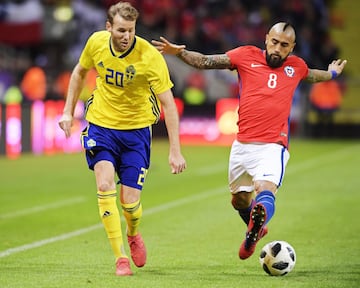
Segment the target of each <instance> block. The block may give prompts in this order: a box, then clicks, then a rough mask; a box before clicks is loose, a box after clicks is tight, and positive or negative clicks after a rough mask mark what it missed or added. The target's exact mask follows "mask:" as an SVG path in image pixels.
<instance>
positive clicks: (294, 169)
mask: <svg viewBox="0 0 360 288" xmlns="http://www.w3.org/2000/svg"><path fill="white" fill-rule="evenodd" d="M358 147H359V145H354V146H352V147H346V148H344V149H339V150H337V151H334V152H332V153H330V155H329V154H326V155H320V156H318V157H316V158H312V159H310V160H307V161H304V162H301V163H299V164H296V165H293V166H291V169H290V167H289V169H287V172H286V175H291V174H294V173H298V172H299V171H301V170H307V169H309V168H314V167H315V166H317V165H324V164H323V161H325V162H329V161H334V160H336V159H338V158H340V159H342V158H343V157H344V156H347V155H349V154H351V153H352V148H353V149H358ZM219 168H220V167H219ZM212 172H213V171H212ZM286 175H285V177H286ZM227 189H228V188H227V186H223V187H218V188H216V189H213V190H210V191H206V192H203V193H201V194H196V195H193V196H191V197H186V198H182V199H178V200H176V201H172V202H169V203H166V204H163V205H160V206H156V207H153V208H149V209H147V210H145V211H144V215H151V214H155V213H158V212H161V211H164V210H167V209H169V208H173V207H177V206H180V205H183V204H187V203H189V202H193V201H198V200H202V199H205V198H208V197H211V196H214V195H217V194H220V193H224V192H226V191H227ZM101 227H102V224H101V223H99V224H96V225H92V226H90V227H87V228H83V229H79V230H76V231H73V232H70V233H65V234H61V235H59V236H56V237H52V238H48V239H44V240H40V241H36V242H33V243H29V244H25V245H22V246H18V247H14V248H10V249H7V250H4V251H2V252H0V258H4V257H7V256H10V255H12V254H15V253H19V252H23V251H26V250H30V249H34V248H37V247H41V246H44V245H47V244H50V243H54V242H57V241H61V240H66V239H69V238H72V237H75V236H79V235H82V234H85V233H88V232H91V231H93V230H95V229H99V228H101Z"/></svg>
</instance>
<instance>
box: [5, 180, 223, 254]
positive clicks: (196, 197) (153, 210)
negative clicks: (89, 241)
mask: <svg viewBox="0 0 360 288" xmlns="http://www.w3.org/2000/svg"><path fill="white" fill-rule="evenodd" d="M226 189H227V187H226V186H224V187H219V188H216V189H213V190H210V191H206V192H203V193H201V194H196V195H193V196H191V197H186V198H182V199H179V200H176V201H172V202H169V203H166V204H163V205H159V206H156V207H153V208H149V209H147V210H145V211H144V213H143V214H144V215H151V214H156V213H158V212H161V211H164V210H168V209H169V208H174V207H177V206H181V205H184V204H187V203H191V202H194V201H199V200H202V199H205V198H209V197H211V196H215V195H218V194H220V193H224V191H226ZM99 228H102V224H101V223H99V224H95V225H92V226H89V227H86V228H83V229H79V230H75V231H72V232H69V233H65V234H61V235H58V236H55V237H52V238H47V239H43V240H40V241H36V242H32V243H29V244H25V245H22V246H18V247H14V248H9V249H7V250H4V251H1V252H0V258H4V257H7V256H10V255H12V254H15V253H19V252H22V251H26V250H30V249H34V248H37V247H41V246H44V245H47V244H50V243H54V242H58V241H61V240H66V239H69V238H72V237H76V236H79V235H82V234H85V233H88V232H91V231H93V230H96V229H99Z"/></svg>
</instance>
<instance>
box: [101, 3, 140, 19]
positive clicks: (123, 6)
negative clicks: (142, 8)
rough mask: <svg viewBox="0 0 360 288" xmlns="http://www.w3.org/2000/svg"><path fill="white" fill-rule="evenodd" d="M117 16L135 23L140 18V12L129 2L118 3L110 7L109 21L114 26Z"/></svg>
mask: <svg viewBox="0 0 360 288" xmlns="http://www.w3.org/2000/svg"><path fill="white" fill-rule="evenodd" d="M116 14H118V15H119V16H121V17H122V18H124V19H125V20H127V21H135V20H137V18H138V17H139V12H138V11H137V10H136V8H135V7H133V6H132V5H131V4H130V3H128V2H118V3H116V4H114V5H112V6H110V8H109V10H108V12H107V20H108V21H109V22H110V23H111V24H113V22H114V17H115V16H116Z"/></svg>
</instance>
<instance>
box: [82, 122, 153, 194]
mask: <svg viewBox="0 0 360 288" xmlns="http://www.w3.org/2000/svg"><path fill="white" fill-rule="evenodd" d="M81 143H82V146H83V147H84V149H85V151H86V152H85V153H86V160H87V163H88V166H89V169H91V170H94V166H95V164H96V163H97V162H99V161H101V160H107V161H110V162H111V163H113V165H114V168H115V171H116V173H117V175H118V177H119V183H121V184H123V185H126V186H130V187H133V188H136V189H139V190H142V187H143V184H144V181H145V177H146V173H147V171H148V169H149V166H150V146H151V128H150V127H146V128H141V129H134V130H116V129H109V128H104V127H100V126H97V125H94V124H91V123H90V124H89V125H88V126H87V127H86V128H85V129H84V130H83V132H82V133H81Z"/></svg>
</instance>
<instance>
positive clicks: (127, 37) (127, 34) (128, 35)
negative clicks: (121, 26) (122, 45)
mask: <svg viewBox="0 0 360 288" xmlns="http://www.w3.org/2000/svg"><path fill="white" fill-rule="evenodd" d="M124 38H125V39H129V38H130V33H129V31H125V32H124Z"/></svg>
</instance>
